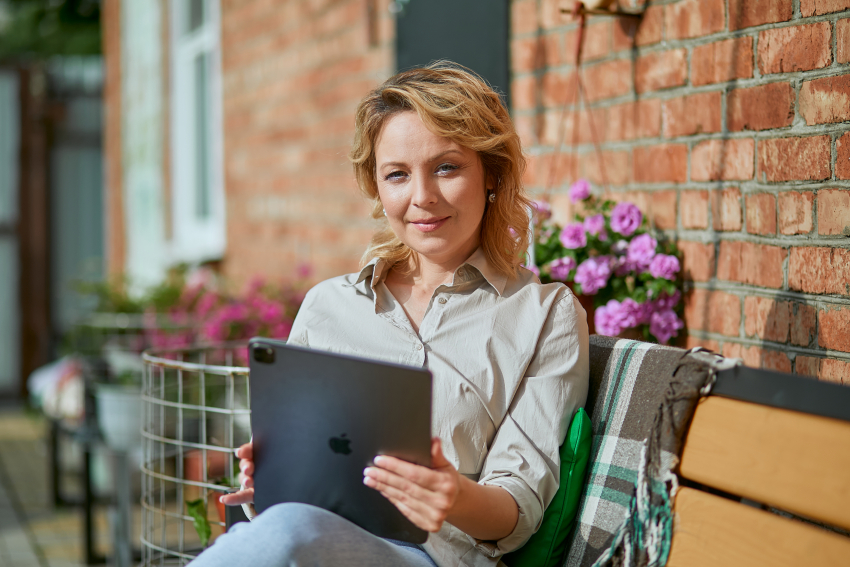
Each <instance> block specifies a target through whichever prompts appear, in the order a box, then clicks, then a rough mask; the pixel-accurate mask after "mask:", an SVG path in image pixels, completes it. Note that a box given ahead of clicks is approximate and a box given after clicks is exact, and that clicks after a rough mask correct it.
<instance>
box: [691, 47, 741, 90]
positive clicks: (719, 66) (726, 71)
mask: <svg viewBox="0 0 850 567" xmlns="http://www.w3.org/2000/svg"><path fill="white" fill-rule="evenodd" d="M752 76H753V38H751V37H741V38H736V39H725V40H723V41H715V42H714V43H709V44H706V45H700V46H697V47H694V50H693V53H692V54H691V82H692V83H693V84H694V85H695V86H700V85H709V84H712V83H723V82H726V81H732V80H735V79H748V78H750V77H752Z"/></svg>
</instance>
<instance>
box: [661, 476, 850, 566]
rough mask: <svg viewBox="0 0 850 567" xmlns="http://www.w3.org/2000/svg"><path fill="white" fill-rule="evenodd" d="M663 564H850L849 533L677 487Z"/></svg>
mask: <svg viewBox="0 0 850 567" xmlns="http://www.w3.org/2000/svg"><path fill="white" fill-rule="evenodd" d="M673 509H674V512H675V513H676V521H675V524H674V525H675V528H674V532H673V546H672V549H671V550H670V558H669V560H668V562H667V567H717V566H720V565H722V566H723V567H761V566H764V567H785V566H787V567H799V566H800V565H848V564H850V538H847V537H844V536H841V535H838V534H835V533H832V532H828V531H826V530H823V529H821V528H817V527H814V526H812V525H809V524H805V523H803V522H800V521H796V520H790V519H787V518H783V517H781V516H777V515H775V514H771V513H769V512H765V511H763V510H758V509H756V508H752V507H750V506H746V505H744V504H740V503H738V502H734V501H731V500H727V499H725V498H721V497H719V496H714V495H712V494H708V493H706V492H702V491H699V490H695V489H692V488H687V487H683V488H681V489H680V490H679V492H678V494H677V495H676V500H675V502H674V506H673Z"/></svg>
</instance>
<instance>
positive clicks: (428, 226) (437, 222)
mask: <svg viewBox="0 0 850 567" xmlns="http://www.w3.org/2000/svg"><path fill="white" fill-rule="evenodd" d="M448 219H449V217H431V218H427V219H419V220H415V221H410V224H412V225H413V226H415V227H416V228H417V229H419V230H421V231H422V232H432V231H434V230H437V229H438V228H440V227H441V226H443V224H444V223H445V222H446V221H447V220H448Z"/></svg>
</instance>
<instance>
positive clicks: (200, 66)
mask: <svg viewBox="0 0 850 567" xmlns="http://www.w3.org/2000/svg"><path fill="white" fill-rule="evenodd" d="M209 60H210V58H209V55H208V54H207V53H202V54H200V55H198V56H197V57H195V63H194V67H195V69H194V75H195V88H194V91H195V120H194V122H195V216H196V217H197V218H199V219H205V218H208V217H209V216H210V175H209V169H210V141H209V117H210V114H209V89H210V85H209V73H208V67H207V66H208V65H209Z"/></svg>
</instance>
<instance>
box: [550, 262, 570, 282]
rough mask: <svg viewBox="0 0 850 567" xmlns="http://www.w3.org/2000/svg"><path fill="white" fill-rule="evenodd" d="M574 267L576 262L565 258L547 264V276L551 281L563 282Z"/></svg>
mask: <svg viewBox="0 0 850 567" xmlns="http://www.w3.org/2000/svg"><path fill="white" fill-rule="evenodd" d="M575 267H576V261H575V260H573V259H572V258H570V257H569V256H565V257H563V258H558V259H557V260H552V261H551V262H549V275H550V276H551V277H552V279H553V280H558V281H562V282H565V281H567V278H568V277H569V275H570V271H571V270H572V269H573V268H575Z"/></svg>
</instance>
